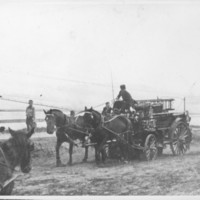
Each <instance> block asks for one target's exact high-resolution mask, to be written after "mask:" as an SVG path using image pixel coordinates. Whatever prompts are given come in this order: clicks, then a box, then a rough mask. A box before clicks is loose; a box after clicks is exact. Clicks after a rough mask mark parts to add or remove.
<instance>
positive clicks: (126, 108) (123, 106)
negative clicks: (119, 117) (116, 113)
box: [121, 101, 131, 113]
mask: <svg viewBox="0 0 200 200" xmlns="http://www.w3.org/2000/svg"><path fill="white" fill-rule="evenodd" d="M130 107H131V105H130V103H128V102H126V101H123V104H122V107H121V112H122V113H125V110H128V111H129V112H130Z"/></svg>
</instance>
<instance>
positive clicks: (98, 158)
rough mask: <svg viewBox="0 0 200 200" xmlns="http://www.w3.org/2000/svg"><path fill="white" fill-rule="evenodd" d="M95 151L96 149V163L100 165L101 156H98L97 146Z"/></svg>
mask: <svg viewBox="0 0 200 200" xmlns="http://www.w3.org/2000/svg"><path fill="white" fill-rule="evenodd" d="M94 149H95V162H96V163H98V162H99V161H100V156H99V154H98V147H97V145H95V147H94Z"/></svg>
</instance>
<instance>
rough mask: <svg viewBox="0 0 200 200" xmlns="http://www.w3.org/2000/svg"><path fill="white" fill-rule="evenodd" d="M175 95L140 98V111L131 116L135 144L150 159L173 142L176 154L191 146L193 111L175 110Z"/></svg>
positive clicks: (171, 145) (133, 145)
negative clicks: (190, 114) (190, 125)
mask: <svg viewBox="0 0 200 200" xmlns="http://www.w3.org/2000/svg"><path fill="white" fill-rule="evenodd" d="M173 101H174V99H151V100H139V101H137V102H138V105H137V106H135V110H136V112H135V113H134V115H132V116H131V117H129V119H130V121H131V122H132V130H131V135H132V141H131V144H132V147H133V148H135V149H140V150H141V149H142V150H143V154H144V155H145V158H146V159H147V160H153V159H155V158H156V157H157V155H159V154H162V151H163V149H164V148H165V147H166V146H167V145H169V146H170V148H171V150H172V153H173V155H180V154H184V153H185V152H186V151H187V150H188V149H189V146H190V142H191V139H192V133H191V130H190V128H189V121H190V120H189V119H190V117H189V115H188V114H187V113H184V112H183V113H175V112H174V111H173V110H174V109H173V108H172V102H173Z"/></svg>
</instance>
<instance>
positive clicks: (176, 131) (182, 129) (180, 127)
mask: <svg viewBox="0 0 200 200" xmlns="http://www.w3.org/2000/svg"><path fill="white" fill-rule="evenodd" d="M191 138H192V136H191V132H190V129H189V127H188V125H187V124H186V123H184V122H180V121H179V122H177V123H175V124H174V125H173V127H172V130H171V133H170V140H171V143H170V147H171V150H172V153H173V155H183V154H185V153H186V151H187V150H188V149H189V147H190V143H191Z"/></svg>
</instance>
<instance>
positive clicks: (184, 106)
mask: <svg viewBox="0 0 200 200" xmlns="http://www.w3.org/2000/svg"><path fill="white" fill-rule="evenodd" d="M183 108H184V112H185V110H186V109H185V108H186V105H185V97H184V98H183Z"/></svg>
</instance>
